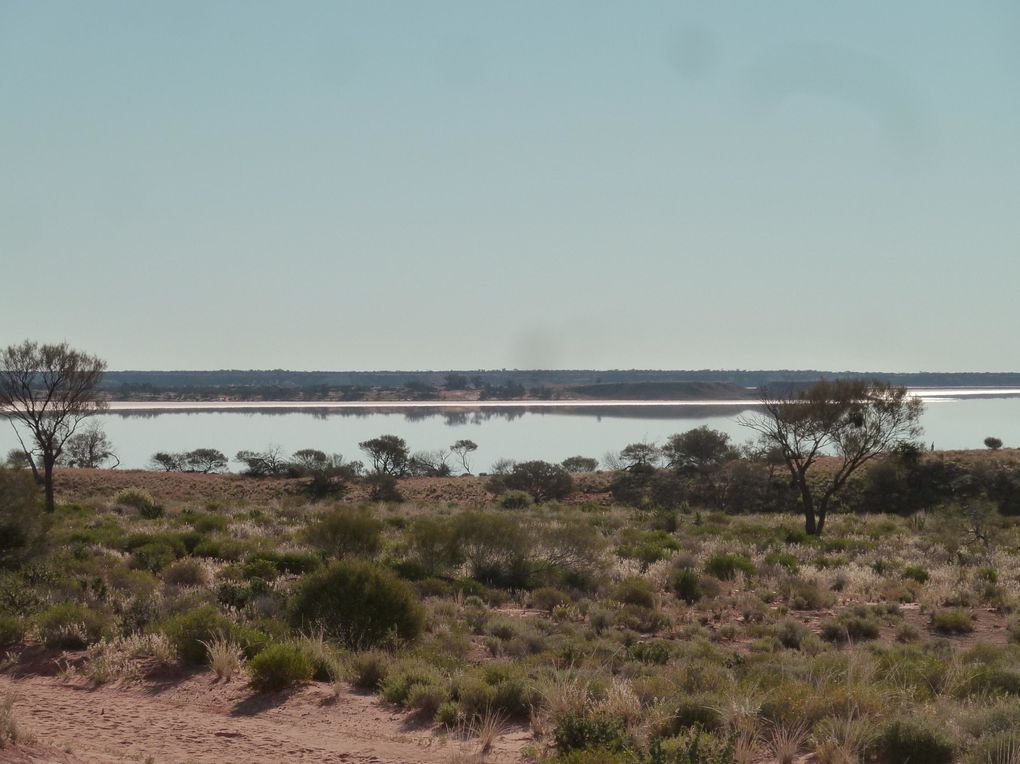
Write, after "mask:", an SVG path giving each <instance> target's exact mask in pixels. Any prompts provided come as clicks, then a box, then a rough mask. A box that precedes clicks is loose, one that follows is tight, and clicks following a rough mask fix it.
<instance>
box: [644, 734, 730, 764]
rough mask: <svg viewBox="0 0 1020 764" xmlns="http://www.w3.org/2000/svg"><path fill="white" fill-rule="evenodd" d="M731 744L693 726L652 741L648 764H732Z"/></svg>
mask: <svg viewBox="0 0 1020 764" xmlns="http://www.w3.org/2000/svg"><path fill="white" fill-rule="evenodd" d="M735 762H736V758H735V757H734V750H733V744H732V743H731V742H730V741H729V740H727V739H726V738H724V737H722V736H720V735H716V734H714V733H712V732H706V731H705V730H703V729H702V728H701V727H700V726H698V725H695V726H693V727H691V728H690V729H688V730H687V731H685V732H681V733H680V734H679V735H675V736H674V737H671V738H659V739H657V740H654V741H652V745H651V749H650V750H649V752H648V764H734V763H735Z"/></svg>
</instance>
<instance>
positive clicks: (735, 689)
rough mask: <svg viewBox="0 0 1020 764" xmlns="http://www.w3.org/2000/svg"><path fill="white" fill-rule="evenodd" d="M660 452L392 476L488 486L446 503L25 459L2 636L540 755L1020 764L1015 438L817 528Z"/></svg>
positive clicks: (854, 492) (6, 643)
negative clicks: (367, 709) (591, 466)
mask: <svg viewBox="0 0 1020 764" xmlns="http://www.w3.org/2000/svg"><path fill="white" fill-rule="evenodd" d="M674 445H675V444H674ZM624 450H625V451H626V449H624ZM637 450H640V449H631V453H630V456H631V457H635V458H636V457H637V456H640V457H642V458H641V459H637V460H636V461H633V462H631V463H629V464H627V463H621V465H620V469H619V470H618V471H615V472H610V473H602V474H598V475H587V474H580V475H578V474H577V473H574V476H571V473H569V472H567V470H565V469H563V468H559V467H554V466H552V465H544V464H543V463H526V466H524V467H523V468H521V467H520V465H517V468H516V469H515V468H514V466H508V467H507V469H505V470H504V471H503V474H499V475H495V476H493V475H490V476H487V477H477V478H476V477H470V476H465V477H450V478H442V479H437V478H420V477H419V478H415V477H410V478H400V479H397V478H394V483H393V487H394V488H395V490H396V491H397V493H398V494H408V495H413V494H414V493H415V486H416V485H417V484H419V483H421V482H422V481H430V483H431V484H432V485H433V486H439V493H440V496H441V495H442V494H443V492H444V491H446V492H447V495H448V496H450V497H459V496H463V495H467V496H470V497H472V498H470V499H468V500H457V499H451V500H443V499H442V498H438V497H437V498H435V499H433V500H430V501H423V502H419V501H404V502H372V501H368V500H367V497H368V495H369V493H368V490H369V489H367V488H365V487H363V486H360V485H359V486H357V487H354V486H352V490H351V491H350V492H348V493H347V494H346V496H345V497H344V498H343V499H336V498H332V497H328V496H327V497H326V498H325V499H323V500H318V501H314V500H313V499H312V498H311V497H309V495H308V494H307V493H306V492H304V491H290V490H280V489H281V488H284V487H293V486H296V485H302V484H303V481H309V480H311V479H313V478H309V477H308V476H304V477H298V478H294V479H292V480H288V479H287V478H285V477H281V478H253V477H242V476H239V475H233V476H208V475H202V476H196V477H201V478H209V479H213V478H215V479H218V480H221V481H229V482H231V483H233V484H236V485H238V486H240V488H241V489H243V490H242V491H240V492H239V493H237V494H236V495H235V496H234V497H233V498H229V499H219V500H213V499H202V498H194V497H191V498H187V499H182V498H180V497H178V496H177V495H176V494H175V493H174V492H173V491H172V490H167V489H168V488H172V486H173V481H174V480H180V479H183V478H184V477H186V476H184V475H177V474H174V475H166V474H159V473H144V472H137V473H118V472H106V471H84V470H74V471H72V470H65V471H64V473H65V474H67V475H71V474H72V473H76V474H80V475H88V476H89V477H90V481H89V482H86V483H80V484H77V485H79V487H78V488H75V485H76V484H75V483H73V482H68V483H67V484H66V486H67V487H66V489H65V488H61V489H60V491H59V501H58V502H57V506H56V510H55V512H53V513H52V514H49V513H46V512H45V510H44V507H43V506H42V503H41V502H40V499H39V496H38V492H37V489H36V487H35V486H34V484H33V482H32V480H31V477H30V472H29V471H28V470H4V471H2V472H0V513H2V518H0V525H2V528H3V531H2V534H0V547H2V548H0V554H2V563H3V571H2V573H0V612H2V615H0V649H2V650H3V651H4V652H5V653H6V655H7V657H6V659H5V660H6V665H7V667H8V670H13V669H14V668H15V667H18V666H22V667H25V666H30V665H31V666H38V665H41V662H40V661H39V659H38V658H39V656H40V655H45V656H50V657H52V658H53V659H56V660H57V661H58V662H59V665H60V666H61V667H62V668H61V670H62V671H63V673H64V676H65V678H66V679H67V680H68V681H74V682H80V683H87V684H88V683H91V684H105V683H110V682H114V681H118V680H126V681H132V682H135V681H137V682H145V681H148V679H147V678H148V677H151V676H152V675H154V674H158V675H159V676H161V677H164V678H165V676H167V675H168V672H169V674H170V675H173V672H175V671H176V672H185V673H187V672H192V671H200V672H201V671H208V672H209V674H210V677H213V676H216V677H221V678H222V679H223V680H229V681H231V682H243V683H248V685H249V686H250V691H251V692H252V693H254V694H258V693H279V692H286V691H287V690H288V688H292V687H295V686H296V685H299V684H302V683H307V682H322V683H328V685H329V686H332V687H335V688H336V692H337V694H338V697H339V696H340V695H341V694H342V693H343V692H346V691H349V690H348V688H355V689H357V690H358V691H364V692H369V693H375V694H377V695H378V696H379V697H380V698H381V699H383V700H384V701H385V702H387V703H390V704H394V705H396V706H399V707H402V708H404V709H406V710H407V712H408V713H409V714H412V715H414V718H416V719H418V720H419V721H420V722H421V723H423V724H429V725H434V729H435V732H436V734H438V735H445V734H450V735H452V734H455V733H456V734H464V733H465V731H467V732H468V733H470V734H473V735H476V736H478V750H479V751H481V750H482V749H483V748H485V747H486V744H487V739H490V740H489V742H490V743H491V738H493V737H498V736H499V735H500V734H503V733H504V732H505V731H506V730H508V729H512V728H520V729H527V730H528V731H529V734H531V735H532V740H533V742H532V743H531V744H530V746H529V747H528V749H527V750H526V752H525V753H526V755H527V756H528V757H530V758H531V759H533V760H536V761H553V762H573V763H578V762H617V761H619V762H711V763H713V764H714V763H716V762H745V761H746V762H752V761H794V760H797V757H804V756H810V757H812V758H811V759H810V760H812V761H817V762H821V763H823V764H826V763H828V764H836V763H837V762H858V761H859V762H864V761H878V762H889V763H899V762H906V761H910V762H914V761H924V762H955V761H959V762H968V763H970V762H975V763H977V762H981V763H984V762H1013V761H1015V760H1016V759H1015V756H1016V751H1017V748H1018V745H1020V739H1018V736H1017V732H1016V730H1018V729H1020V701H1018V698H1020V667H1018V666H1020V621H1018V620H1017V619H1016V617H1015V616H1014V613H1015V611H1016V610H1017V608H1018V606H1020V557H1018V556H1017V550H1018V548H1020V528H1018V526H1017V522H1016V520H1015V516H1016V515H1017V514H1018V511H1020V506H1018V497H1020V461H1018V459H1017V457H1016V455H1015V452H1012V451H1010V450H996V451H994V452H992V451H987V452H980V453H979V452H970V453H959V454H921V453H919V452H916V451H911V450H909V449H908V450H904V451H901V452H900V453H898V454H896V455H890V456H888V457H886V458H884V459H882V460H880V461H876V462H874V463H873V464H871V465H870V466H868V467H867V468H865V469H862V470H861V471H859V472H858V473H857V474H856V475H855V477H854V478H853V479H852V480H851V481H850V482H849V483H848V485H847V487H846V489H845V490H844V492H843V493H842V494H841V499H840V507H839V511H838V512H835V513H834V514H832V515H831V517H830V519H829V525H828V526H827V529H826V533H825V535H822V536H814V535H809V534H807V533H805V531H804V529H803V522H802V515H801V514H800V513H799V508H798V504H797V501H798V499H797V495H796V492H794V491H791V489H790V486H789V481H787V480H785V479H783V477H782V475H781V473H780V472H778V471H777V470H776V469H775V465H774V464H772V465H770V463H769V461H768V460H767V459H765V458H763V457H762V458H756V459H751V458H747V457H746V456H745V457H743V458H737V457H738V455H737V454H736V453H734V452H730V453H729V454H728V455H727V456H726V458H725V459H722V460H720V461H718V462H715V461H713V462H712V463H711V464H708V463H706V464H694V463H690V462H689V461H683V460H678V459H676V458H674V459H673V461H674V462H676V463H674V464H672V466H670V467H666V466H665V462H664V461H663V456H662V453H661V452H660V453H658V454H657V455H655V457H654V459H652V458H651V457H649V456H648V454H635V451H637ZM673 456H674V457H676V456H677V454H676V452H675V450H674V452H673ZM645 457H647V458H645ZM652 461H655V462H656V463H657V464H661V465H663V466H660V467H656V466H652V465H651V462H652ZM681 462H683V463H681ZM635 464H645V465H646V466H641V467H638V468H637V469H634V465H635ZM833 468H834V467H833V466H832V465H831V464H827V463H822V464H821V465H820V466H819V467H818V469H819V470H821V472H819V475H818V479H819V480H820V481H822V482H823V483H824V480H825V470H827V469H828V470H831V469H833ZM115 475H116V476H117V477H118V479H119V480H120V481H121V482H123V481H124V480H129V479H134V481H135V483H136V487H134V488H123V487H122V488H117V487H115V486H116V485H117V484H114V483H113V481H112V477H113V476H115ZM104 480H108V481H109V482H104ZM355 482H358V481H355ZM267 484H268V485H269V486H270V488H271V489H272V490H269V491H267V490H264V489H265V487H266V485H267ZM62 485H63V484H62V483H60V481H59V480H58V486H62ZM80 486H87V487H88V490H84V489H82V488H81V487H80ZM104 486H105V487H104ZM465 487H469V488H470V490H469V491H467V493H466V494H465V493H464V491H465ZM529 489H530V490H529ZM160 491H162V493H160ZM246 491H247V492H246ZM273 491H275V493H274V492H273ZM22 670H24V669H22ZM5 697H7V696H6V695H5ZM338 702H342V700H341V701H338ZM5 703H7V705H6V706H4V708H5V709H6V710H5V711H3V715H4V717H3V718H4V719H8V718H11V719H13V718H14V716H13V714H14V713H15V712H16V710H17V707H16V705H15V706H14V711H11V706H10V703H9V702H7V701H5ZM3 724H4V725H7V724H8V722H7V721H4V722H3ZM5 729H6V726H5ZM3 734H4V735H6V736H8V737H10V736H11V735H12V734H13V733H10V732H6V731H5V732H3ZM480 755H481V756H484V754H480Z"/></svg>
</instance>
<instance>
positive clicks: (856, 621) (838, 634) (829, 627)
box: [822, 609, 879, 642]
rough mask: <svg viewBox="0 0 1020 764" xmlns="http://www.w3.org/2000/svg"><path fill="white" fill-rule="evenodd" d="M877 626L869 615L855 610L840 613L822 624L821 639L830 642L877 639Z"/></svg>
mask: <svg viewBox="0 0 1020 764" xmlns="http://www.w3.org/2000/svg"><path fill="white" fill-rule="evenodd" d="M878 635H879V624H878V621H877V620H875V618H874V616H872V615H871V614H870V613H866V612H861V611H859V610H857V609H854V610H850V611H848V612H845V613H841V614H840V615H839V616H837V617H836V618H833V619H830V620H828V621H825V622H824V623H823V624H822V638H823V639H827V640H828V641H830V642H847V641H851V640H852V641H858V640H864V639H877V638H878Z"/></svg>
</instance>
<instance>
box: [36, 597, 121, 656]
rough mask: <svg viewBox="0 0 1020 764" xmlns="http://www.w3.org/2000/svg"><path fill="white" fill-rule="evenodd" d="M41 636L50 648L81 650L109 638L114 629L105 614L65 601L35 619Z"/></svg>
mask: <svg viewBox="0 0 1020 764" xmlns="http://www.w3.org/2000/svg"><path fill="white" fill-rule="evenodd" d="M36 626H37V627H38V629H39V635H40V636H41V637H42V641H43V643H44V644H45V645H46V646H47V647H59V648H61V649H71V650H76V649H81V648H83V647H88V646H89V645H91V644H93V643H94V642H98V641H99V640H100V639H102V638H103V637H105V636H109V635H110V633H111V631H112V629H111V626H110V622H109V620H108V619H107V618H106V616H104V615H103V614H102V613H99V612H97V611H95V610H91V609H89V608H87V607H84V606H83V605H79V604H77V603H75V602H62V603H60V604H58V605H53V606H52V607H50V608H48V609H47V610H44V611H43V612H42V613H40V614H39V616H38V617H37V618H36Z"/></svg>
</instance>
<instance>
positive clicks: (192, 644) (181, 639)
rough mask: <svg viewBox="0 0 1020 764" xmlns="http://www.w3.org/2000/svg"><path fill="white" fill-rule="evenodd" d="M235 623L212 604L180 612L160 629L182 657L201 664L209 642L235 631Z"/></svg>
mask: <svg viewBox="0 0 1020 764" xmlns="http://www.w3.org/2000/svg"><path fill="white" fill-rule="evenodd" d="M233 628H234V624H233V622H232V621H230V619H229V618H227V617H226V616H225V615H223V614H222V613H221V612H220V611H219V610H217V609H216V608H215V607H213V606H212V605H202V606H201V607H197V608H195V609H194V610H188V611H186V612H184V613H178V614H177V615H175V616H173V617H171V618H170V619H168V620H167V621H165V622H164V623H163V625H162V627H161V629H160V631H162V632H163V634H164V635H166V638H167V639H168V640H170V644H171V645H172V646H173V648H174V650H175V651H176V652H177V655H178V656H179V657H180V658H181V660H183V661H186V662H187V663H195V664H201V663H205V662H206V661H207V660H208V649H207V648H206V644H207V643H209V642H212V640H214V639H218V638H223V637H224V636H228V635H230V634H232V633H233Z"/></svg>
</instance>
